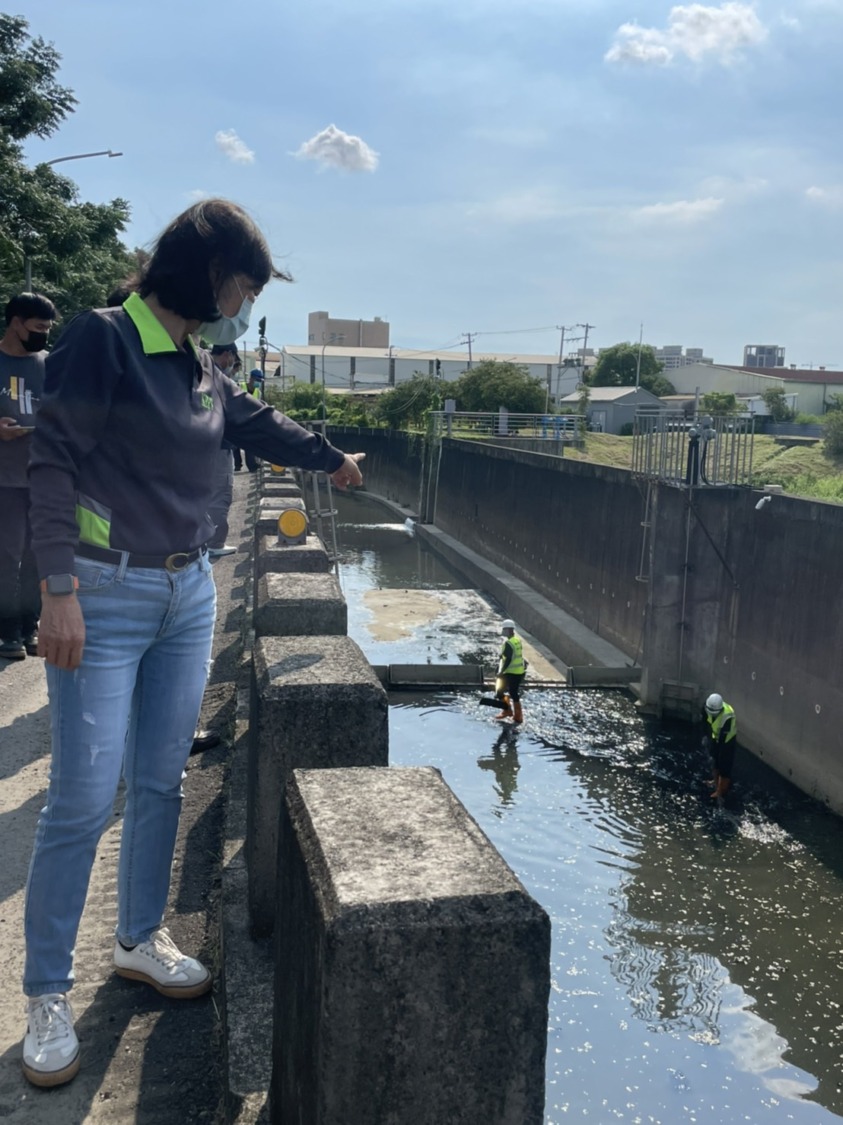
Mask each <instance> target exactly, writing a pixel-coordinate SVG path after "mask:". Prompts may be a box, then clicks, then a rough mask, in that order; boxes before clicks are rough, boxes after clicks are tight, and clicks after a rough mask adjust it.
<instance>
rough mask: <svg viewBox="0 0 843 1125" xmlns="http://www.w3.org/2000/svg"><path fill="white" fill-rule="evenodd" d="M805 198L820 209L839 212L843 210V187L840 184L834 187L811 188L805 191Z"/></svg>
mask: <svg viewBox="0 0 843 1125" xmlns="http://www.w3.org/2000/svg"><path fill="white" fill-rule="evenodd" d="M805 196H806V198H807V199H809V200H810V201H811V203H816V204H817V205H818V206H820V207H826V208H827V209H828V210H829V211H838V210H840V208H843V186H841V185H840V184H837V185H834V186H832V187H826V188H823V187H809V188H806V189H805Z"/></svg>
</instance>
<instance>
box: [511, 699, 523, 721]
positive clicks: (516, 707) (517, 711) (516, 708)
mask: <svg viewBox="0 0 843 1125" xmlns="http://www.w3.org/2000/svg"><path fill="white" fill-rule="evenodd" d="M512 709H513V712H514V714H513V716H512V721H513V722H515V723H523V722H524V712H523V711H522V710H521V702H520V700H519V701H516V702H515V703H513V704H512Z"/></svg>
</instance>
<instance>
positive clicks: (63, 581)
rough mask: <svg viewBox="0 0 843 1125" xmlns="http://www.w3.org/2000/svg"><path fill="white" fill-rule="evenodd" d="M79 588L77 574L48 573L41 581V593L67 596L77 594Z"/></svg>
mask: <svg viewBox="0 0 843 1125" xmlns="http://www.w3.org/2000/svg"><path fill="white" fill-rule="evenodd" d="M78 588H79V579H78V578H77V577H76V575H75V574H48V575H47V577H46V578H44V579H42V581H41V593H42V594H50V595H52V597H67V595H68V594H75V593H76V590H77V589H78Z"/></svg>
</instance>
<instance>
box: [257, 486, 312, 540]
mask: <svg viewBox="0 0 843 1125" xmlns="http://www.w3.org/2000/svg"><path fill="white" fill-rule="evenodd" d="M287 508H298V509H299V511H301V512H303V511H305V507H304V500H300V499H299V498H298V497H296V496H288V497H286V498H284V497H282V496H274V497H272V498H271V499H269V500H261V502H260V505H259V506H258V514H257V516H256V518H255V540H256V541H257V539H258V538H259V537H260V536H261V535H273V534H274V535H277V534H278V517H279V516H280V515H281V513H282V512H283V511H285V510H286V509H287Z"/></svg>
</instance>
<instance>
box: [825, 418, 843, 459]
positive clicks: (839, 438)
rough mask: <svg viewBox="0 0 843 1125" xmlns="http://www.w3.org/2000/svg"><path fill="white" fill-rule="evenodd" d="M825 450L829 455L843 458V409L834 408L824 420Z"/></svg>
mask: <svg viewBox="0 0 843 1125" xmlns="http://www.w3.org/2000/svg"><path fill="white" fill-rule="evenodd" d="M823 428H824V430H825V438H824V439H823V450H824V451H825V454H826V456H827V457H834V458H838V457H840V458H843V410H834V411H832V413H831V414H827V415H826V417H825V419H824V421H823Z"/></svg>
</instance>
